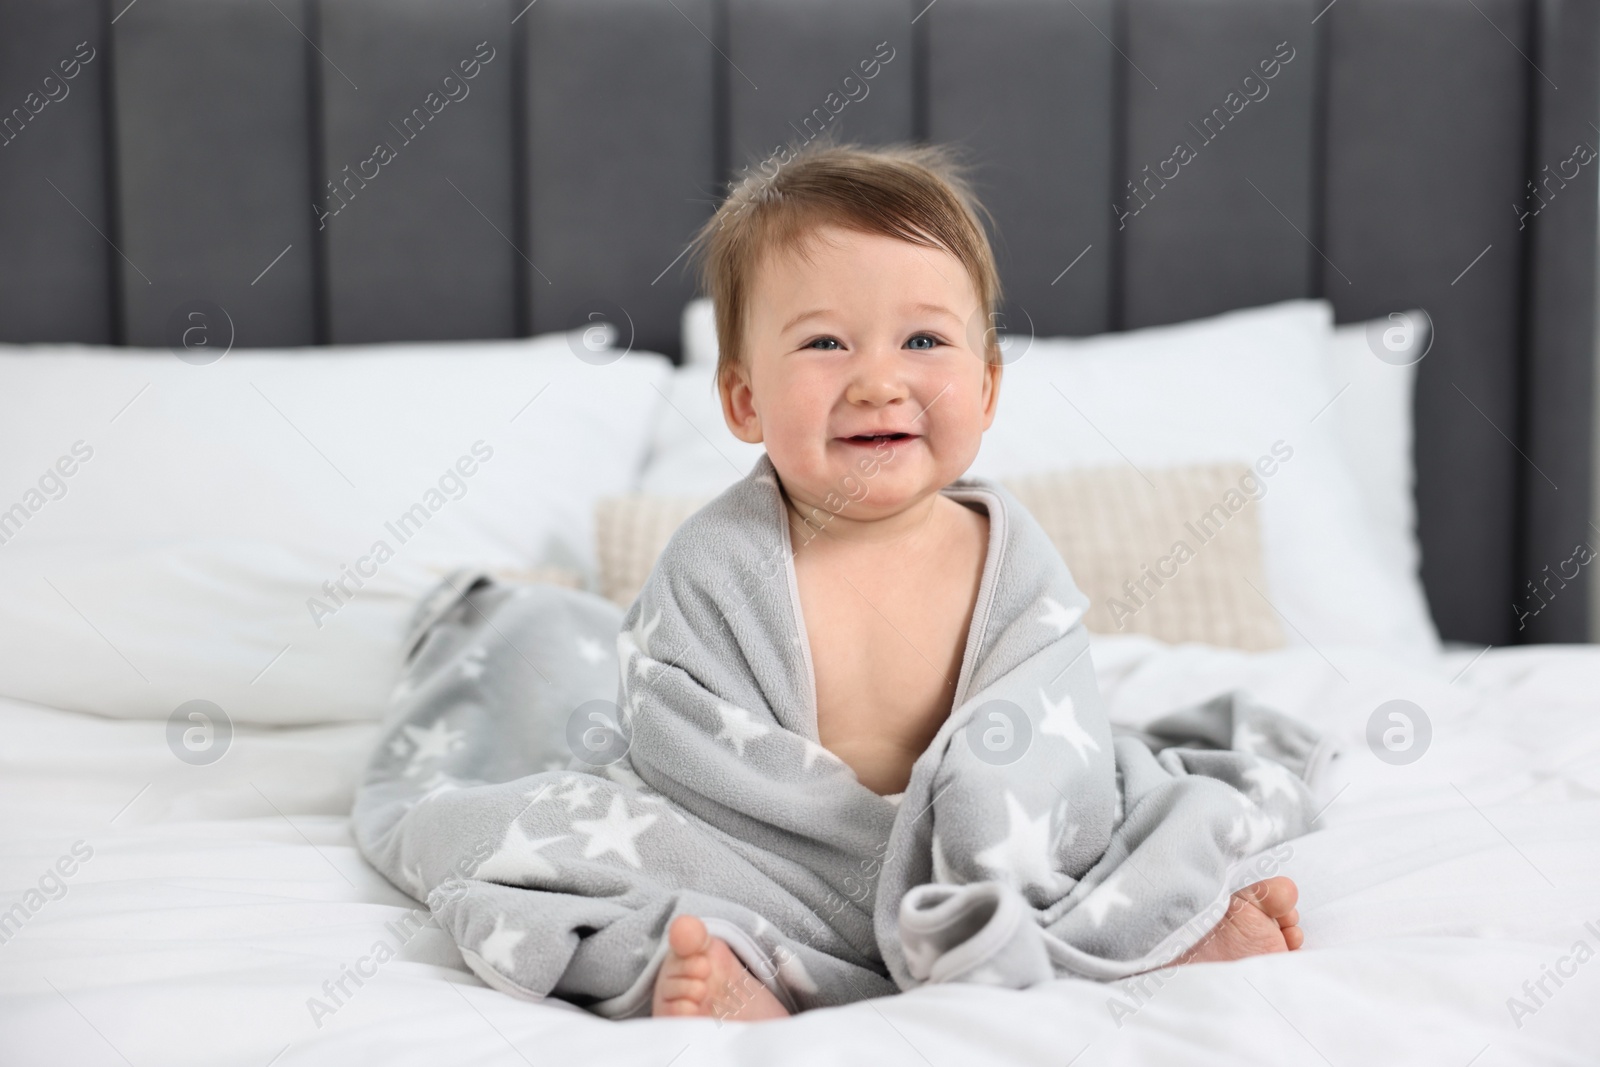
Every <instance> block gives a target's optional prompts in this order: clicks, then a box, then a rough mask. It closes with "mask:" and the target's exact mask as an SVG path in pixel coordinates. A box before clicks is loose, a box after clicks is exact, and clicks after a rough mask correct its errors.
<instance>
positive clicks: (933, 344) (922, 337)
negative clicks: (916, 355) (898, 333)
mask: <svg viewBox="0 0 1600 1067" xmlns="http://www.w3.org/2000/svg"><path fill="white" fill-rule="evenodd" d="M919 341H926V342H928V343H927V344H925V345H923V344H918V342H919ZM906 344H908V345H910V346H911V347H912V348H914V349H916V350H918V351H919V352H926V351H928V350H929V349H930V348H937V347H938V346H939V339H938V338H937V337H934V336H932V335H930V334H925V333H919V334H917V335H916V336H915V337H913V338H912V339H911V340H909V341H907V342H906Z"/></svg>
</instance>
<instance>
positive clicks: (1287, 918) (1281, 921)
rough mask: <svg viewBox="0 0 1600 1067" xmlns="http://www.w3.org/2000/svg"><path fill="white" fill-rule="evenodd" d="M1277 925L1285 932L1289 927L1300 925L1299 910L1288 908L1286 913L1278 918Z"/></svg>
mask: <svg viewBox="0 0 1600 1067" xmlns="http://www.w3.org/2000/svg"><path fill="white" fill-rule="evenodd" d="M1278 925H1279V926H1281V927H1283V928H1284V929H1285V930H1287V929H1288V928H1289V927H1291V926H1299V925H1300V909H1299V908H1290V909H1289V910H1288V911H1287V912H1285V913H1284V914H1282V915H1280V916H1278Z"/></svg>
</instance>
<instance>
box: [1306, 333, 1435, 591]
mask: <svg viewBox="0 0 1600 1067" xmlns="http://www.w3.org/2000/svg"><path fill="white" fill-rule="evenodd" d="M1431 340H1432V323H1431V322H1430V321H1429V319H1428V316H1427V315H1426V314H1425V313H1423V312H1421V311H1416V310H1412V311H1404V312H1395V313H1393V314H1391V315H1386V316H1384V317H1383V318H1381V319H1373V320H1371V321H1370V322H1354V323H1350V324H1348V325H1345V326H1339V327H1336V328H1335V329H1334V331H1333V343H1332V344H1330V345H1329V346H1328V356H1329V359H1328V373H1329V377H1330V378H1331V379H1332V381H1333V386H1334V389H1335V390H1336V391H1338V390H1341V389H1342V390H1343V392H1340V393H1339V394H1338V396H1339V399H1338V400H1336V401H1335V402H1334V403H1333V404H1332V405H1330V406H1329V407H1328V410H1327V413H1326V414H1324V415H1323V416H1322V417H1321V418H1320V419H1319V420H1318V421H1324V420H1325V421H1327V422H1329V423H1330V424H1331V425H1332V426H1333V429H1334V432H1335V433H1337V434H1338V435H1339V442H1340V444H1341V446H1342V447H1343V449H1344V454H1345V458H1346V460H1348V462H1349V464H1350V471H1351V473H1352V474H1353V475H1354V476H1355V480H1356V489H1357V491H1358V492H1359V493H1360V494H1361V503H1362V505H1363V506H1364V507H1365V508H1366V509H1367V515H1368V516H1369V517H1370V519H1371V520H1372V531H1373V534H1374V535H1375V536H1376V538H1377V541H1378V555H1379V557H1380V558H1381V559H1382V560H1383V561H1384V562H1385V563H1386V564H1388V565H1391V566H1393V567H1394V568H1396V573H1397V574H1401V575H1407V576H1409V577H1407V578H1406V579H1405V580H1407V581H1412V582H1415V581H1417V580H1418V578H1417V568H1418V567H1419V566H1420V565H1421V562H1422V548H1421V545H1420V544H1419V543H1418V541H1417V503H1416V481H1417V468H1416V462H1415V460H1414V459H1413V452H1412V441H1413V436H1412V432H1413V431H1412V421H1413V420H1412V412H1413V410H1414V394H1415V390H1416V381H1417V361H1418V360H1420V359H1421V358H1422V356H1423V355H1425V354H1426V353H1427V351H1428V348H1429V345H1430V343H1431ZM1397 349H1398V350H1397ZM1378 353H1381V355H1380V354H1378Z"/></svg>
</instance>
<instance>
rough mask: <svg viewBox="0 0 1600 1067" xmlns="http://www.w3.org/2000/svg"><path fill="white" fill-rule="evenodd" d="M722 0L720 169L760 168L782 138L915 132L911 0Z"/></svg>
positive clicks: (906, 136)
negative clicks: (724, 122) (724, 124)
mask: <svg viewBox="0 0 1600 1067" xmlns="http://www.w3.org/2000/svg"><path fill="white" fill-rule="evenodd" d="M727 5H728V6H727V11H728V48H727V52H728V57H729V61H730V65H729V67H728V69H727V70H725V71H723V72H722V75H723V78H724V80H725V82H726V84H727V94H728V96H727V99H728V126H729V129H728V154H727V159H728V165H729V167H730V168H731V170H732V173H731V174H728V175H724V176H722V177H724V178H726V179H728V180H738V179H739V178H742V177H744V175H745V172H746V170H747V169H748V170H749V171H750V172H751V173H756V172H759V171H760V170H761V166H762V164H763V162H764V161H767V160H769V159H772V158H773V157H774V156H775V153H776V152H777V149H778V148H779V146H790V147H793V146H799V145H805V144H809V143H811V142H813V141H817V140H820V139H821V138H823V137H827V138H828V139H830V140H832V141H835V142H844V141H860V142H863V143H866V144H887V143H903V142H908V141H910V140H911V139H912V137H913V135H914V133H915V130H914V128H913V111H914V108H913V103H912V96H913V86H914V84H915V83H914V81H913V78H912V73H913V66H914V63H915V60H914V57H913V48H914V42H913V27H912V24H911V19H912V17H913V16H914V15H915V14H916V11H915V10H914V9H913V7H912V4H911V2H910V0H806V2H803V3H796V2H794V0H727ZM918 6H921V5H918ZM863 64H866V66H864V67H863ZM869 73H870V74H871V75H872V76H871V77H870V78H867V77H865V75H866V74H869ZM847 79H848V80H847ZM773 165H775V164H768V166H769V167H770V166H773Z"/></svg>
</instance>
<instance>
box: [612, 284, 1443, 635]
mask: <svg viewBox="0 0 1600 1067" xmlns="http://www.w3.org/2000/svg"><path fill="white" fill-rule="evenodd" d="M1332 333H1333V329H1332V312H1331V309H1330V307H1329V305H1328V304H1327V303H1326V302H1325V301H1320V300H1317V301H1312V300H1296V301H1288V302H1285V303H1281V304H1275V305H1270V306H1267V307H1263V308H1252V309H1247V310H1243V311H1233V312H1228V313H1226V314H1223V315H1219V316H1216V317H1213V318H1209V319H1201V320H1196V321H1193V322H1188V323H1181V324H1177V325H1172V326H1160V327H1153V328H1149V329H1143V330H1131V331H1126V332H1123V333H1116V334H1104V335H1100V336H1098V337H1092V338H1083V339H1071V338H1056V339H1042V338H1041V339H1035V340H1033V341H1032V343H1031V346H1027V347H1022V346H1019V345H1017V344H1016V343H1014V344H1013V346H1012V348H1011V349H1010V350H1009V351H1010V353H1011V354H1010V356H1009V358H1010V359H1011V360H1012V362H1010V363H1009V364H1008V365H1007V367H1006V370H1005V375H1004V378H1003V379H1002V384H1001V391H1000V406H999V411H998V413H997V415H996V417H995V422H994V425H993V426H992V427H991V428H990V430H989V432H988V433H987V434H985V437H984V442H983V445H982V448H981V450H980V452H979V454H978V457H977V460H976V461H975V462H974V463H973V466H972V468H971V470H970V471H969V473H971V474H973V475H979V476H986V477H993V478H1006V477H1015V476H1018V475H1025V474H1037V473H1044V472H1048V471H1052V470H1061V469H1073V468H1081V467H1096V466H1105V465H1107V464H1118V463H1123V464H1126V463H1130V462H1131V463H1132V464H1133V465H1135V466H1136V467H1141V468H1142V467H1147V466H1148V467H1171V466H1184V465H1190V464H1200V463H1218V462H1230V461H1234V462H1244V463H1249V464H1255V463H1256V462H1257V461H1258V460H1259V459H1261V458H1262V457H1267V460H1268V462H1267V464H1266V465H1267V466H1271V468H1272V469H1273V472H1274V473H1273V474H1272V475H1271V476H1269V477H1266V478H1264V479H1263V481H1264V483H1265V485H1266V487H1267V491H1266V494H1265V496H1264V497H1263V498H1262V502H1261V512H1260V515H1261V523H1262V542H1263V548H1264V551H1265V555H1266V574H1267V585H1268V587H1269V588H1267V589H1264V590H1262V591H1261V592H1262V593H1263V594H1264V595H1265V596H1266V597H1268V598H1269V600H1270V602H1271V604H1272V606H1273V607H1274V608H1275V609H1276V610H1277V611H1278V612H1280V613H1281V617H1282V618H1283V620H1284V621H1285V622H1286V624H1287V625H1286V626H1285V630H1286V633H1287V635H1288V638H1289V640H1290V642H1291V643H1294V644H1301V645H1303V644H1306V643H1309V644H1312V645H1314V646H1316V647H1319V648H1321V647H1323V646H1331V645H1339V644H1356V645H1365V646H1369V647H1384V648H1389V649H1394V650H1399V651H1402V652H1410V653H1418V654H1429V653H1432V652H1434V651H1436V650H1437V649H1438V647H1439V642H1438V635H1437V632H1436V631H1435V630H1434V627H1433V623H1432V620H1431V619H1430V617H1429V615H1428V612H1427V607H1426V602H1425V599H1424V597H1423V594H1422V590H1421V586H1420V584H1419V583H1418V582H1417V581H1416V580H1415V576H1414V574H1413V575H1412V576H1411V577H1410V578H1409V579H1408V580H1407V579H1406V578H1405V576H1404V575H1403V574H1401V573H1400V572H1399V570H1398V569H1397V568H1396V567H1395V565H1394V564H1393V563H1392V562H1385V561H1384V560H1383V559H1381V558H1380V549H1379V547H1378V539H1377V538H1376V536H1375V535H1374V533H1373V531H1372V529H1371V527H1370V521H1369V519H1368V517H1367V512H1366V510H1365V506H1364V505H1363V503H1362V500H1361V497H1360V495H1359V494H1358V492H1357V489H1356V486H1355V482H1354V479H1353V476H1352V475H1351V473H1350V470H1349V467H1348V464H1347V462H1346V460H1345V458H1344V455H1343V453H1342V450H1341V446H1340V441H1339V437H1338V435H1337V434H1336V433H1335V431H1334V430H1333V429H1332V424H1331V423H1330V422H1329V421H1328V420H1327V419H1326V418H1319V417H1317V416H1318V412H1319V410H1320V409H1322V408H1323V406H1324V405H1325V404H1326V403H1327V402H1328V401H1329V400H1330V399H1332V398H1333V396H1334V394H1335V392H1336V391H1337V389H1336V387H1335V386H1333V385H1332V384H1331V381H1330V378H1329V376H1328V373H1327V362H1328V358H1329V356H1328V351H1327V349H1328V345H1329V343H1330V340H1331V337H1332ZM678 377H679V378H681V379H683V380H684V381H683V382H682V383H680V384H679V385H675V387H674V389H673V391H672V395H673V396H674V398H676V400H677V406H678V407H679V408H681V409H684V411H685V412H686V413H687V414H688V420H685V419H684V418H683V417H681V416H680V417H679V418H678V419H677V420H676V422H677V423H678V424H682V423H685V422H686V421H689V422H692V423H693V424H694V427H693V429H692V430H691V431H690V432H689V433H685V432H683V429H682V426H680V425H675V424H674V422H672V421H664V422H663V424H662V432H661V433H658V435H657V439H656V444H655V446H654V447H653V449H652V459H651V463H650V465H649V466H648V467H647V468H646V471H645V475H644V478H643V482H642V488H643V489H644V490H645V491H647V492H653V493H665V494H695V493H705V492H708V491H711V492H714V491H716V490H718V489H720V488H722V487H724V486H725V485H727V484H729V483H730V482H731V481H732V480H733V479H734V478H735V477H737V474H736V473H735V471H734V469H733V467H734V466H735V465H731V464H730V463H729V462H728V461H727V460H726V459H725V458H724V454H729V455H733V456H736V457H740V458H739V462H741V463H742V462H744V460H743V458H742V455H743V454H742V453H740V452H739V451H738V450H737V449H736V448H735V447H734V445H733V444H730V442H733V441H734V439H733V437H732V435H731V434H730V433H729V432H728V430H727V429H726V427H725V425H722V419H721V415H720V412H712V411H710V410H706V409H704V408H703V409H702V414H700V415H698V416H696V415H695V414H694V413H693V411H692V410H690V405H692V404H693V403H694V402H695V401H696V399H697V398H699V397H701V396H702V395H703V396H704V398H705V399H704V400H703V401H701V402H702V403H703V404H705V405H707V406H710V405H714V403H715V400H714V397H713V395H712V394H711V393H710V372H709V371H707V370H704V369H703V368H702V367H701V366H689V367H686V368H682V369H680V370H679V371H678ZM1069 398H1070V402H1069ZM1343 399H1349V398H1348V397H1345V398H1342V399H1341V401H1340V402H1341V403H1342V402H1343ZM1335 406H1337V405H1335ZM713 414H714V415H715V418H713V417H712V416H713ZM1313 419H1315V420H1316V421H1312V420H1313ZM718 427H720V432H717V428H718ZM694 430H698V431H699V432H694ZM702 435H704V436H702ZM708 439H709V440H708ZM1280 440H1281V441H1283V442H1284V446H1286V447H1287V448H1288V449H1290V450H1292V452H1293V455H1292V458H1290V459H1289V460H1288V461H1287V462H1281V463H1280V462H1278V457H1274V456H1273V451H1272V450H1273V445H1274V444H1275V443H1276V442H1278V441H1280ZM743 447H744V448H753V447H756V446H743ZM745 469H748V466H747V465H746V467H745ZM1202 550H1203V549H1202ZM1130 577H1136V576H1130Z"/></svg>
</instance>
